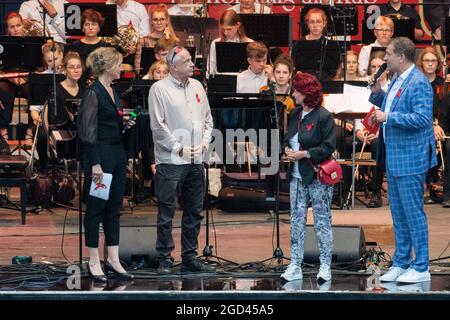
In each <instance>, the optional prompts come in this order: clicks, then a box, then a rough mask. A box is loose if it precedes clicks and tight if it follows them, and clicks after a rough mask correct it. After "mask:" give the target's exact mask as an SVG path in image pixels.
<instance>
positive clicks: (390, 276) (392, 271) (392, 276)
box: [380, 267, 408, 282]
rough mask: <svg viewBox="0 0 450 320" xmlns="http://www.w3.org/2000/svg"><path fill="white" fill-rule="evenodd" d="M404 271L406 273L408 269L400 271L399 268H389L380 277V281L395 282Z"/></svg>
mask: <svg viewBox="0 0 450 320" xmlns="http://www.w3.org/2000/svg"><path fill="white" fill-rule="evenodd" d="M406 271H408V269H402V268H400V267H390V268H389V271H388V272H386V273H385V274H383V275H382V276H381V277H380V281H384V282H391V281H397V278H398V277H400V276H401V275H402V274H404V273H405V272H406Z"/></svg>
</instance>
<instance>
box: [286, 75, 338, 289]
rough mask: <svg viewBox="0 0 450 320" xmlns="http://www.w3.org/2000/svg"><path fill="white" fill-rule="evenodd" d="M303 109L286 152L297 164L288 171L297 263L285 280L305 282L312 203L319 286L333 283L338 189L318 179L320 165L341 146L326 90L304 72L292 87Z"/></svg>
mask: <svg viewBox="0 0 450 320" xmlns="http://www.w3.org/2000/svg"><path fill="white" fill-rule="evenodd" d="M292 85H293V87H294V93H293V97H294V98H295V100H296V104H297V107H296V108H295V109H293V110H292V111H291V113H290V119H289V126H288V133H287V135H286V138H285V149H284V150H285V154H286V157H287V158H288V159H289V160H290V161H292V165H291V166H290V168H289V171H288V177H289V179H290V199H291V263H290V265H289V266H288V268H287V269H286V271H285V272H284V273H283V274H282V275H281V277H282V278H283V279H285V280H287V281H292V280H299V279H302V278H303V274H302V269H301V265H302V261H303V253H304V249H303V245H304V240H305V224H306V217H307V213H308V203H309V201H311V203H312V209H313V216H314V230H315V231H316V237H317V243H318V246H319V252H320V254H319V257H320V270H319V273H318V274H317V280H318V281H319V284H320V285H321V284H323V282H326V281H330V280H331V254H332V252H333V235H332V230H331V200H332V197H333V186H329V185H325V184H322V183H321V182H320V181H319V180H318V179H317V174H316V172H315V170H314V166H317V165H319V164H321V163H322V162H324V161H326V160H328V159H329V158H330V156H331V155H332V153H333V151H334V149H335V147H336V133H335V128H334V119H333V116H332V115H331V113H330V112H328V111H327V110H326V109H325V108H322V100H323V97H322V86H321V85H320V82H319V80H318V79H317V78H316V77H315V76H313V75H310V74H308V73H298V74H297V75H296V76H295V78H294V81H293V83H292Z"/></svg>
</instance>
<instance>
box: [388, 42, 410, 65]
mask: <svg viewBox="0 0 450 320" xmlns="http://www.w3.org/2000/svg"><path fill="white" fill-rule="evenodd" d="M389 44H390V45H392V48H393V49H394V53H395V54H396V55H398V56H399V55H402V54H404V55H405V58H406V59H407V60H408V61H409V62H412V63H414V61H415V60H416V46H415V45H414V42H412V41H411V39H408V38H406V37H398V38H393V39H392V40H391V42H389Z"/></svg>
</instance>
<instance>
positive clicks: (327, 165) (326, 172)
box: [317, 159, 342, 186]
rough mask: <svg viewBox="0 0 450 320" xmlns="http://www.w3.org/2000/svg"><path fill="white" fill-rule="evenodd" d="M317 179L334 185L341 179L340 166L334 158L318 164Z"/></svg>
mask: <svg viewBox="0 0 450 320" xmlns="http://www.w3.org/2000/svg"><path fill="white" fill-rule="evenodd" d="M317 179H319V181H320V182H321V183H323V184H326V185H329V186H334V185H335V184H336V183H339V182H341V181H342V167H341V165H340V164H339V163H337V161H336V160H334V159H328V160H326V161H324V162H322V163H321V164H319V165H318V168H317Z"/></svg>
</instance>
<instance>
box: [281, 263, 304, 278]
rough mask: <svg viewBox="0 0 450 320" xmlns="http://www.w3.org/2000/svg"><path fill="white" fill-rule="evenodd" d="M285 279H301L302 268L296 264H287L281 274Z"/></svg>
mask: <svg viewBox="0 0 450 320" xmlns="http://www.w3.org/2000/svg"><path fill="white" fill-rule="evenodd" d="M281 278H283V279H284V280H286V281H293V280H300V279H303V273H302V268H300V267H299V266H297V265H296V264H293V263H291V264H289V266H288V267H287V269H286V271H285V272H284V273H283V274H282V275H281Z"/></svg>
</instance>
